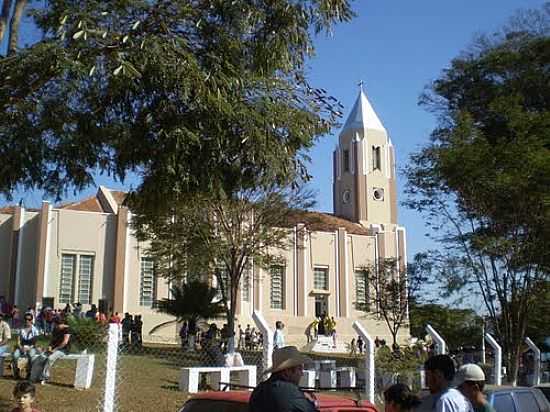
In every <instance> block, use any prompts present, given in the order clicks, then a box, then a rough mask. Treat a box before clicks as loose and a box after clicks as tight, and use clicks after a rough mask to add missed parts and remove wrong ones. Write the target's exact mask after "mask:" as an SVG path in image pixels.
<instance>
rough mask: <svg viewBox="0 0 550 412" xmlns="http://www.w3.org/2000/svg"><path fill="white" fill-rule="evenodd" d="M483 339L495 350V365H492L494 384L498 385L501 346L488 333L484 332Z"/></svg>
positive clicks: (500, 375) (499, 379)
mask: <svg viewBox="0 0 550 412" xmlns="http://www.w3.org/2000/svg"><path fill="white" fill-rule="evenodd" d="M485 339H486V340H487V342H488V343H489V345H491V347H492V348H493V351H494V352H495V365H494V367H493V370H494V374H495V385H497V386H500V385H502V348H501V347H500V345H499V344H498V343H497V341H496V340H495V338H493V337H492V336H491V335H490V334H489V333H486V334H485Z"/></svg>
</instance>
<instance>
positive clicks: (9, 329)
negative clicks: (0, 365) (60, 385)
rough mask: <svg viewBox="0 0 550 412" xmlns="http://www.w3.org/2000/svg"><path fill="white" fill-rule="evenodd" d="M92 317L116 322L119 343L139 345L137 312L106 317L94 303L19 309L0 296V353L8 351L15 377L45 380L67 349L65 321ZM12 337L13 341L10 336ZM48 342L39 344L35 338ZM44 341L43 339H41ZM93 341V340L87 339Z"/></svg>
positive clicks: (69, 336) (98, 320)
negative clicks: (85, 306)
mask: <svg viewBox="0 0 550 412" xmlns="http://www.w3.org/2000/svg"><path fill="white" fill-rule="evenodd" d="M71 318H73V319H92V320H94V321H95V322H97V323H98V324H101V325H107V324H113V323H114V324H117V325H119V331H120V337H121V345H133V346H141V345H142V328H143V322H142V320H141V315H131V314H129V313H125V314H124V317H123V318H120V316H119V314H118V313H117V312H111V314H110V315H109V316H107V314H106V313H104V312H102V311H99V310H98V309H97V306H96V305H91V306H90V309H89V310H87V311H83V309H82V305H81V304H80V303H78V302H77V303H75V304H74V305H70V304H66V305H65V307H64V308H62V309H55V308H51V307H48V306H46V307H44V308H42V309H41V310H36V308H35V307H29V308H27V310H26V311H24V312H22V311H21V310H20V309H19V308H18V307H17V306H16V305H10V304H9V303H8V302H7V301H6V300H5V299H4V298H3V297H1V296H0V355H2V354H5V353H11V369H12V371H13V376H14V377H15V378H16V379H26V380H29V381H31V382H41V383H44V384H45V383H46V382H47V381H48V379H49V377H50V371H51V368H52V367H53V365H54V363H55V362H56V361H57V360H58V359H59V358H61V357H63V356H65V355H66V354H67V353H69V351H70V347H71V340H72V339H71V329H70V327H69V320H70V319H71ZM14 337H15V341H14V340H13V339H12V338H14ZM41 337H44V338H46V341H47V342H48V343H47V344H46V343H43V344H40V343H39V339H40V338H41ZM41 342H44V339H41ZM90 344H94V342H90Z"/></svg>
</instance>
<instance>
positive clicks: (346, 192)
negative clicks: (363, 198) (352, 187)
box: [342, 190, 351, 204]
mask: <svg viewBox="0 0 550 412" xmlns="http://www.w3.org/2000/svg"><path fill="white" fill-rule="evenodd" d="M350 200H351V192H350V191H349V190H344V193H343V194H342V202H344V204H347V203H349V202H350Z"/></svg>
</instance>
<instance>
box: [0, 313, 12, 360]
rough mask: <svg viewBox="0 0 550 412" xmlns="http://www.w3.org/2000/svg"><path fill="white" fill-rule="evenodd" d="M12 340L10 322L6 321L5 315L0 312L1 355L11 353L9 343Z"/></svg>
mask: <svg viewBox="0 0 550 412" xmlns="http://www.w3.org/2000/svg"><path fill="white" fill-rule="evenodd" d="M10 339H11V328H10V325H8V322H6V321H5V320H4V314H3V313H2V312H0V355H3V354H4V353H6V352H8V351H9V345H8V343H9V341H10Z"/></svg>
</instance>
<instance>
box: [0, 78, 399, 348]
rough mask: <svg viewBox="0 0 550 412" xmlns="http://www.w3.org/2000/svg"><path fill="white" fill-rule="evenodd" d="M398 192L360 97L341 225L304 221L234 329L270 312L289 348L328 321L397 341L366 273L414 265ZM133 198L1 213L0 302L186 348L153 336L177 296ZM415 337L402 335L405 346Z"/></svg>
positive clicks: (348, 126)
mask: <svg viewBox="0 0 550 412" xmlns="http://www.w3.org/2000/svg"><path fill="white" fill-rule="evenodd" d="M396 187H397V186H396V165H395V149H394V146H393V144H392V141H391V139H390V138H389V136H388V133H387V131H386V129H385V128H384V126H383V124H382V123H381V121H380V119H379V118H378V116H377V115H376V113H375V111H374V109H373V108H372V106H371V104H370V102H369V101H368V99H367V97H366V95H365V93H364V92H363V90H362V88H361V90H360V91H359V95H358V97H357V100H356V102H355V104H354V106H353V108H352V110H351V113H350V114H349V117H348V118H347V121H346V122H345V125H344V127H343V128H342V130H341V131H340V134H339V137H338V142H337V145H336V148H335V150H334V153H333V201H334V211H333V213H332V214H330V213H321V212H306V211H304V212H302V213H299V214H298V215H297V217H296V221H295V222H294V227H293V228H292V229H291V231H290V232H291V233H293V234H294V235H293V236H294V237H295V239H294V240H295V241H293V242H291V243H292V246H291V247H289V248H287V249H286V250H284V251H283V250H282V251H280V256H281V258H282V259H281V262H283V263H280V264H278V265H276V266H272V267H270V268H267V269H266V268H259V267H254V268H253V269H252V270H251V273H248V274H246V275H245V276H244V278H243V279H242V283H241V294H240V299H239V300H238V302H237V308H236V309H237V316H238V321H237V323H236V324H240V325H242V327H243V329H244V328H245V327H246V325H247V324H250V325H252V326H253V321H252V313H253V312H254V311H255V310H256V311H261V313H262V314H263V316H264V317H265V319H266V320H267V321H268V322H269V323H270V324H271V325H273V326H274V324H275V321H277V320H281V321H283V322H284V323H285V325H286V341H287V343H294V344H297V345H299V346H303V345H305V343H306V335H305V333H306V329H307V327H308V325H310V324H311V323H312V321H313V320H314V319H315V317H316V316H319V315H320V314H321V313H323V312H326V313H327V314H328V316H330V317H334V319H335V321H336V330H337V336H338V340H339V341H340V342H349V341H350V340H351V339H352V338H353V337H356V335H355V333H354V331H353V328H352V324H353V322H354V321H355V320H360V321H361V322H362V323H363V325H364V326H365V328H366V329H367V331H368V332H369V333H370V335H371V336H373V337H375V336H378V337H379V338H381V339H386V341H391V335H390V333H389V330H388V329H387V327H386V326H385V324H384V322H383V320H382V319H380V318H379V317H378V316H377V315H376V314H375V313H374V312H368V311H367V312H365V311H362V310H358V306H360V307H361V308H362V309H364V307H363V306H362V304H363V303H364V302H365V299H366V296H367V295H368V293H374V285H369V284H367V282H365V280H364V276H363V275H362V273H361V270H362V268H364V267H365V266H372V265H374V264H375V263H376V262H379V261H380V260H381V259H384V258H394V259H396V261H397V262H398V264H399V265H402V266H404V265H406V264H407V262H406V259H407V257H406V255H407V249H406V231H405V228H404V227H402V226H399V224H398V222H397V204H398V203H397V189H396ZM124 198H125V193H124V192H120V191H113V190H109V189H107V188H105V187H100V188H99V189H98V191H97V194H96V195H95V196H92V197H89V198H86V199H83V200H80V201H77V202H73V203H69V204H63V205H58V206H54V205H52V204H50V203H49V202H47V201H44V202H43V203H42V205H41V207H40V208H39V209H27V208H25V207H23V206H11V207H4V208H0V296H4V297H5V298H6V299H7V301H8V302H12V303H15V304H16V305H18V306H19V307H20V308H22V309H26V308H27V307H29V306H32V305H36V306H37V307H42V306H52V307H56V308H62V307H64V306H65V305H66V304H67V303H70V304H73V303H75V302H81V303H82V304H83V306H84V308H85V310H86V308H87V307H89V306H90V305H91V304H96V305H98V307H100V308H104V310H108V308H112V310H113V311H115V312H119V313H120V314H123V313H125V312H129V313H132V314H141V315H142V316H143V321H144V325H143V335H144V336H143V338H144V340H145V341H156V342H171V341H177V339H178V333H177V332H178V331H177V327H176V326H175V325H173V326H167V327H165V328H163V329H158V330H156V331H155V332H154V333H152V334H151V333H150V331H151V330H152V329H153V328H154V327H155V326H156V325H159V324H160V323H163V322H165V321H167V320H169V319H170V318H169V317H168V316H167V315H163V314H160V313H158V312H157V311H156V310H155V309H154V307H153V303H154V301H155V300H156V299H161V298H163V297H167V296H168V284H167V282H166V280H165V279H162V278H158V277H156V276H155V271H154V262H153V261H152V260H151V258H150V257H149V256H148V255H147V245H146V244H144V243H141V242H139V241H138V240H137V239H136V238H135V236H134V235H133V233H132V230H131V227H130V222H131V219H132V212H131V210H128V208H126V207H125V206H124V205H123V202H124ZM401 334H402V335H401ZM407 337H408V330H407V328H404V329H403V332H400V340H405V339H406V338H407Z"/></svg>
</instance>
